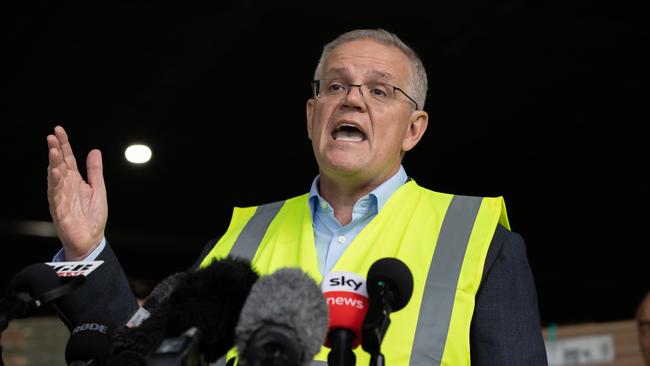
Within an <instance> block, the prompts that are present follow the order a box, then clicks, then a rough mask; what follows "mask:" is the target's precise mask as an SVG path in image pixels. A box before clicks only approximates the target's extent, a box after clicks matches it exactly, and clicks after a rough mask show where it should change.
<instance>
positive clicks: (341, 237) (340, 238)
mask: <svg viewBox="0 0 650 366" xmlns="http://www.w3.org/2000/svg"><path fill="white" fill-rule="evenodd" d="M343 243H345V236H343V235H341V236H339V244H343Z"/></svg>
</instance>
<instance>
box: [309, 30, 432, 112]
mask: <svg viewBox="0 0 650 366" xmlns="http://www.w3.org/2000/svg"><path fill="white" fill-rule="evenodd" d="M360 39H370V40H373V41H376V42H377V43H381V44H383V45H386V46H390V47H396V48H397V49H399V50H400V51H402V52H403V53H404V54H405V55H406V57H408V59H409V61H410V62H411V80H410V83H409V84H410V85H409V86H408V87H407V89H408V90H409V95H410V96H412V98H413V99H415V101H416V102H417V103H418V106H419V107H420V109H423V108H424V101H425V100H426V97H427V87H428V85H427V72H426V70H425V69H424V65H423V64H422V60H420V57H419V56H418V55H417V53H415V51H413V49H411V47H409V46H407V45H406V44H405V43H404V42H402V40H401V39H399V37H397V35H395V34H394V33H391V32H388V31H386V30H384V29H356V30H353V31H349V32H346V33H343V34H341V35H340V36H338V37H337V38H336V39H335V40H333V41H331V42H330V43H328V44H326V45H325V46H324V47H323V53H322V54H321V56H320V60H318V65H317V66H316V71H315V72H314V79H320V78H321V76H322V75H323V67H324V65H325V60H326V59H327V58H328V57H329V55H330V54H331V53H332V50H334V49H335V48H336V47H338V46H340V45H342V44H344V43H348V42H352V41H356V40H360Z"/></svg>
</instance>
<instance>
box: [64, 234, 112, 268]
mask: <svg viewBox="0 0 650 366" xmlns="http://www.w3.org/2000/svg"><path fill="white" fill-rule="evenodd" d="M105 246H106V237H103V238H102V241H101V242H99V245H98V246H97V248H95V250H93V251H92V253H90V254H88V256H87V257H86V258H84V259H83V260H82V262H84V261H86V262H92V261H94V260H95V259H97V257H98V256H99V253H101V252H102V251H103V250H104V247H105ZM65 261H66V259H65V255H64V253H63V248H61V249H59V252H58V253H56V255H55V256H54V259H52V262H65Z"/></svg>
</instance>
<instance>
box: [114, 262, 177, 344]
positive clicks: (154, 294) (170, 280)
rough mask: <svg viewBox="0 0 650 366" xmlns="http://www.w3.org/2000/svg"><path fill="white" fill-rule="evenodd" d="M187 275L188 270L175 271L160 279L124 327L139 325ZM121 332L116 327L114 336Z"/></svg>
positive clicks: (165, 299)
mask: <svg viewBox="0 0 650 366" xmlns="http://www.w3.org/2000/svg"><path fill="white" fill-rule="evenodd" d="M187 275H188V272H177V273H174V274H172V275H169V276H167V277H166V278H165V279H164V280H162V281H160V283H159V284H158V285H156V287H155V288H154V289H153V290H152V291H151V292H150V293H149V296H147V298H145V299H144V302H143V303H142V307H140V308H139V309H138V310H137V311H136V312H135V313H134V314H133V315H132V316H131V319H129V321H128V322H127V323H126V327H127V328H135V327H138V326H140V324H142V322H143V321H145V320H146V319H148V318H149V317H150V316H151V312H154V311H157V310H158V309H159V308H160V307H161V306H163V305H164V304H165V302H166V301H167V299H168V298H169V295H171V293H172V291H173V290H174V288H176V286H177V285H178V283H180V282H181V281H183V279H185V277H187ZM121 332H122V329H121V328H120V329H118V331H117V333H116V336H117V337H119V333H121Z"/></svg>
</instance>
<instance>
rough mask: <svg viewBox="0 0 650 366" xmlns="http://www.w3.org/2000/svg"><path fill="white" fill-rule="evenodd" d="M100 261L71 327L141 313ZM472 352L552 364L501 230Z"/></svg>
mask: <svg viewBox="0 0 650 366" xmlns="http://www.w3.org/2000/svg"><path fill="white" fill-rule="evenodd" d="M216 242H217V240H216V239H214V240H211V241H209V242H208V243H207V244H206V246H205V247H204V249H203V251H202V253H201V255H200V256H199V259H198V260H197V261H196V262H195V263H194V265H193V266H192V268H196V267H197V266H198V265H199V263H201V261H202V260H203V258H204V257H205V256H206V255H207V253H208V252H209V251H210V249H212V247H213V246H214V245H215V244H216ZM97 259H98V260H103V261H104V264H103V265H102V266H100V267H99V268H98V269H96V270H95V271H94V272H93V273H92V275H90V276H88V278H87V281H86V283H85V284H84V285H82V286H81V287H80V288H79V289H77V290H76V291H75V292H74V293H71V294H70V295H68V296H66V297H64V298H62V299H61V300H62V301H60V302H59V304H58V305H59V311H60V314H61V318H62V319H63V321H64V322H65V323H66V324H67V325H68V327H71V326H73V325H74V324H82V323H85V322H88V321H98V320H99V321H104V322H110V323H112V324H115V325H122V324H124V323H126V321H127V320H128V319H129V318H130V317H131V315H133V313H134V312H135V311H136V310H137V308H138V305H137V302H136V299H135V297H134V296H133V293H132V292H131V290H130V287H129V283H128V280H127V277H126V275H125V274H124V271H123V270H122V267H121V266H120V264H119V262H118V260H117V257H116V256H115V254H114V253H113V250H112V249H111V248H110V246H109V245H106V249H104V251H103V252H102V253H101V254H100V256H99V257H98V258H97ZM470 348H471V357H472V364H473V365H479V366H486V365H494V366H510V365H512V366H538V365H547V364H548V363H547V359H546V350H545V347H544V339H543V337H542V330H541V323H540V318H539V310H538V307H537V294H536V290H535V283H534V281H533V275H532V271H531V269H530V266H529V265H528V258H527V256H526V248H525V245H524V241H523V239H522V238H521V236H520V235H519V234H516V233H513V232H510V231H508V230H507V229H506V228H504V227H503V226H501V225H498V227H497V230H496V232H495V234H494V237H493V239H492V243H491V244H490V249H489V250H488V254H487V258H486V263H485V267H484V270H483V279H482V281H481V286H480V288H479V291H478V293H477V295H476V306H475V309H474V316H473V319H472V327H471V333H470Z"/></svg>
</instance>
